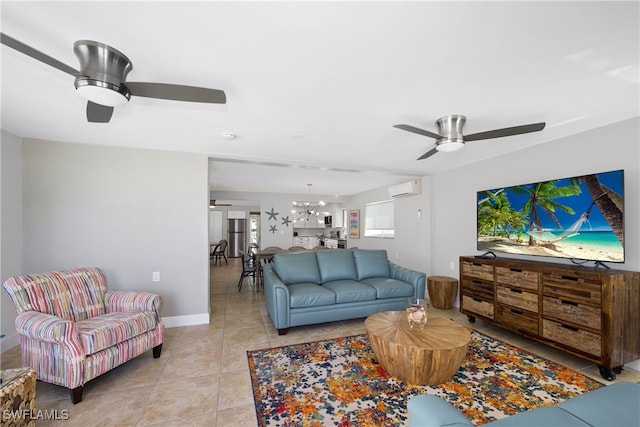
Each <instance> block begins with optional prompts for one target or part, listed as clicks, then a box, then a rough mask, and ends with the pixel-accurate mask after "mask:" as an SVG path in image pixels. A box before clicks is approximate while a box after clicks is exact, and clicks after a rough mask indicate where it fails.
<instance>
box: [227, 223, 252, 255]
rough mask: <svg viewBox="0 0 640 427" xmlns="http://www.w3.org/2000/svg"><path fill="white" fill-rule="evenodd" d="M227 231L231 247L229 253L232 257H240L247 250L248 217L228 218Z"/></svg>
mask: <svg viewBox="0 0 640 427" xmlns="http://www.w3.org/2000/svg"><path fill="white" fill-rule="evenodd" d="M227 222H228V227H227V232H228V234H229V238H228V239H227V240H228V241H229V249H228V253H227V255H229V257H230V258H238V257H240V256H242V253H243V252H244V251H245V246H246V244H247V239H246V237H245V233H246V232H247V225H246V222H247V220H246V219H228V220H227Z"/></svg>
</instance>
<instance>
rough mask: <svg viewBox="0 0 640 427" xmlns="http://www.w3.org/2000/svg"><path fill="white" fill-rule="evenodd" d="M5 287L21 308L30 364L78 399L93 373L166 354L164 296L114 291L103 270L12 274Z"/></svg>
mask: <svg viewBox="0 0 640 427" xmlns="http://www.w3.org/2000/svg"><path fill="white" fill-rule="evenodd" d="M4 288H5V290H6V291H7V292H8V294H9V296H10V297H11V300H12V301H13V303H14V305H15V307H16V309H17V310H18V317H17V318H16V322H15V326H16V330H17V332H18V333H19V334H20V340H21V346H22V364H23V365H24V366H25V367H26V366H28V367H31V368H32V369H34V370H35V371H36V373H37V376H38V379H39V380H42V381H45V382H48V383H52V384H56V385H60V386H64V387H67V388H69V390H70V391H71V401H72V402H73V403H74V404H75V403H78V402H80V401H81V400H82V391H83V387H84V384H85V383H86V382H88V381H90V380H92V379H93V378H96V377H97V376H99V375H102V374H104V373H105V372H107V371H109V370H111V369H113V368H115V367H116V366H118V365H121V364H123V363H124V362H126V361H128V360H130V359H133V358H134V357H136V356H139V355H140V354H142V353H144V352H146V351H148V350H151V349H153V357H154V358H158V357H160V353H161V351H162V342H163V339H164V324H163V323H162V320H161V319H160V315H159V313H158V310H159V308H160V304H161V298H160V296H159V295H155V294H151V293H147V292H132V291H107V281H106V277H105V275H104V273H103V272H102V271H101V270H100V269H99V268H95V267H92V268H78V269H74V270H67V271H53V272H50V273H44V274H33V275H26V276H19V277H11V278H9V279H7V281H5V283H4Z"/></svg>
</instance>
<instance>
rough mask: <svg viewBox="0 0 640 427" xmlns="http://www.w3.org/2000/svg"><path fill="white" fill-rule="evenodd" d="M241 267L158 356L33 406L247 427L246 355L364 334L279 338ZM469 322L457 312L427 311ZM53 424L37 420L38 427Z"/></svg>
mask: <svg viewBox="0 0 640 427" xmlns="http://www.w3.org/2000/svg"><path fill="white" fill-rule="evenodd" d="M240 271H241V266H240V261H239V260H238V259H230V260H229V265H228V266H225V265H223V266H212V267H211V322H210V323H209V324H208V325H198V326H187V327H180V328H169V329H167V330H166V340H165V343H164V346H163V349H162V356H161V357H160V358H159V359H153V358H152V357H151V352H148V353H145V354H144V355H142V356H140V357H138V358H136V359H134V360H132V361H129V362H127V363H126V364H124V365H122V366H120V367H118V368H116V369H114V370H112V371H111V372H109V373H107V374H105V375H103V376H101V377H98V378H96V379H94V380H93V381H91V382H89V383H88V384H87V385H86V386H85V391H84V398H83V401H82V402H81V403H79V404H77V405H73V404H72V403H71V401H70V400H69V393H68V391H67V390H66V389H64V388H62V387H57V386H54V385H51V384H47V383H43V382H40V381H39V382H38V384H37V391H36V393H37V400H36V403H37V408H38V409H41V410H49V411H51V410H58V411H60V412H59V413H61V411H62V410H66V411H68V414H69V418H68V420H65V421H57V425H63V426H65V427H72V426H83V427H84V426H89V425H91V426H147V425H155V426H185V425H188V426H234V427H235V426H242V427H245V426H252V425H256V415H255V409H254V404H253V394H252V390H251V380H250V377H249V369H248V363H247V357H246V351H247V350H253V349H262V348H269V347H275V346H280V345H286V344H293V343H299V342H308V341H313V340H319V339H325V338H332V337H339V336H347V335H353V334H357V333H364V332H365V331H364V322H363V319H357V320H352V321H344V322H335V323H330V324H322V325H315V326H308V327H299V328H292V329H291V330H290V331H289V333H288V334H287V335H285V336H279V335H278V334H277V331H276V330H275V328H274V327H273V324H272V323H271V320H270V319H269V316H268V315H267V313H266V310H265V308H264V296H263V295H264V294H263V292H262V290H256V289H255V288H254V287H253V286H251V283H250V281H249V280H247V281H245V284H244V286H243V288H242V291H241V292H238V289H237V287H236V285H237V282H238V278H239V276H240ZM430 315H431V316H446V317H448V318H452V319H454V320H456V321H459V322H460V323H462V324H464V325H469V323H468V322H467V319H466V316H463V315H461V314H460V313H459V312H458V311H457V310H455V309H453V310H436V309H431V312H430ZM473 326H474V327H475V328H477V329H478V330H481V331H483V332H485V333H487V334H489V335H493V336H496V337H498V338H500V339H502V340H505V341H508V342H511V343H513V344H515V345H518V346H519V347H522V348H525V349H527V350H529V351H532V352H534V353H537V354H540V355H542V356H544V357H547V358H549V359H552V360H555V361H557V362H559V363H562V364H564V365H566V366H570V367H572V368H574V369H577V370H579V371H581V372H583V373H585V374H586V375H588V376H590V377H592V378H594V379H596V380H599V381H602V379H601V378H600V375H599V372H598V368H597V367H596V366H595V365H593V364H591V363H588V362H585V361H584V360H582V359H579V358H576V357H573V356H571V355H568V354H566V353H563V352H560V351H557V350H554V349H552V348H550V347H547V346H544V345H542V344H538V343H535V342H532V341H529V340H527V339H525V338H522V337H520V336H518V335H515V334H512V333H509V332H507V331H504V330H502V329H500V328H496V327H494V326H491V325H488V324H486V323H484V322H482V321H480V320H478V321H477V322H476V323H475V324H474V325H473ZM0 363H1V368H2V369H8V368H14V367H19V366H21V362H20V351H19V348H18V347H15V348H13V349H10V350H8V351H6V352H4V353H3V354H2V358H1V361H0ZM622 380H630V381H636V382H640V372H638V371H635V370H632V369H629V368H626V369H625V370H624V371H623V372H622V374H620V375H618V381H622ZM47 425H56V422H55V421H38V426H47Z"/></svg>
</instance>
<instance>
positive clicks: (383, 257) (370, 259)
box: [351, 249, 389, 280]
mask: <svg viewBox="0 0 640 427" xmlns="http://www.w3.org/2000/svg"><path fill="white" fill-rule="evenodd" d="M351 252H353V260H354V261H355V264H356V270H357V271H358V280H364V279H368V278H370V277H389V260H388V259H387V251H385V250H384V249H354V250H352V251H351Z"/></svg>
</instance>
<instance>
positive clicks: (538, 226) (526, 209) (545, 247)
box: [477, 170, 624, 262]
mask: <svg viewBox="0 0 640 427" xmlns="http://www.w3.org/2000/svg"><path fill="white" fill-rule="evenodd" d="M623 193H624V171H622V170H618V171H611V172H602V173H596V174H591V175H583V176H577V177H572V178H563V179H557V180H550V181H543V182H537V183H532V184H526V185H516V186H511V187H505V188H497V189H493V190H487V191H479V192H478V193H477V194H478V197H477V203H478V211H477V221H478V228H477V233H478V245H477V247H478V250H479V251H485V252H505V253H511V254H519V255H541V256H550V257H560V258H572V259H578V260H589V261H601V262H604V261H608V262H624V194H623Z"/></svg>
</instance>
